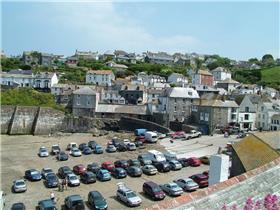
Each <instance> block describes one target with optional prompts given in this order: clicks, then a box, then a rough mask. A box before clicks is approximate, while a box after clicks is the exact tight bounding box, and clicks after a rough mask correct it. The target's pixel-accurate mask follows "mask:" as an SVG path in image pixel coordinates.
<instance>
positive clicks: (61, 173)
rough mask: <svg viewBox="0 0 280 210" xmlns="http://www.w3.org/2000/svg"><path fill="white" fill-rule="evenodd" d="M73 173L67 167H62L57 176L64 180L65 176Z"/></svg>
mask: <svg viewBox="0 0 280 210" xmlns="http://www.w3.org/2000/svg"><path fill="white" fill-rule="evenodd" d="M72 173H73V171H72V170H71V169H70V168H69V167H68V166H62V167H60V168H59V169H58V173H57V174H58V176H59V177H60V178H62V179H64V178H65V177H66V176H67V174H72Z"/></svg>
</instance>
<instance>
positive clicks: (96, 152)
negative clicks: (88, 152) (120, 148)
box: [92, 144, 103, 154]
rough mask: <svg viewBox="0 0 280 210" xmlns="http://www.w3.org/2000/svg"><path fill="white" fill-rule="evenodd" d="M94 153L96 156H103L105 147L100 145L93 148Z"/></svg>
mask: <svg viewBox="0 0 280 210" xmlns="http://www.w3.org/2000/svg"><path fill="white" fill-rule="evenodd" d="M92 150H93V152H94V153H95V154H102V153H103V147H102V146H101V145H100V144H96V145H95V146H94V147H93V148H92Z"/></svg>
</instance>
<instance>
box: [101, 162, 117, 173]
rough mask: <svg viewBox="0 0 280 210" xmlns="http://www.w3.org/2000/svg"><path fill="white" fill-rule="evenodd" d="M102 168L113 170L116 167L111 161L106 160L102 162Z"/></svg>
mask: <svg viewBox="0 0 280 210" xmlns="http://www.w3.org/2000/svg"><path fill="white" fill-rule="evenodd" d="M101 168H103V169H106V170H108V171H112V170H113V169H114V168H115V166H114V164H113V163H112V162H111V161H106V162H104V163H102V164H101Z"/></svg>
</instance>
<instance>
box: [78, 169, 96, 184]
mask: <svg viewBox="0 0 280 210" xmlns="http://www.w3.org/2000/svg"><path fill="white" fill-rule="evenodd" d="M80 179H81V181H82V182H83V183H85V184H90V183H95V182H96V175H95V174H94V173H93V172H91V171H86V172H84V173H83V174H81V175H80Z"/></svg>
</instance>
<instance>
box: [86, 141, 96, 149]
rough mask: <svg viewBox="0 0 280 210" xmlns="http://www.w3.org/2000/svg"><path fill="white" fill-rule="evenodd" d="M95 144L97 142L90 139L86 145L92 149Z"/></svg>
mask: <svg viewBox="0 0 280 210" xmlns="http://www.w3.org/2000/svg"><path fill="white" fill-rule="evenodd" d="M96 144H97V143H96V141H94V140H91V141H89V142H88V146H89V147H90V148H91V149H93V148H94V147H95V145H96Z"/></svg>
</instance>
